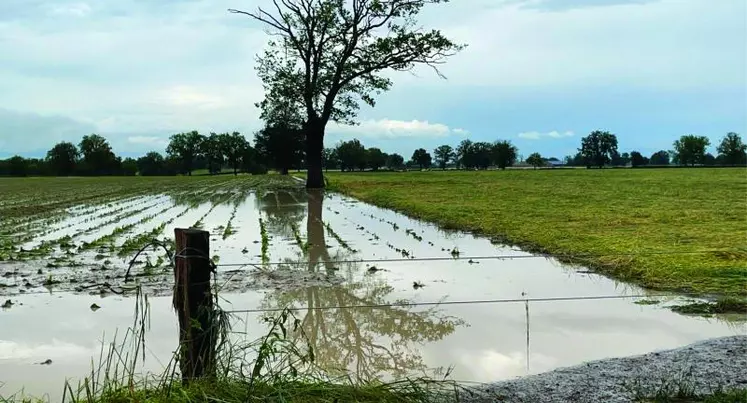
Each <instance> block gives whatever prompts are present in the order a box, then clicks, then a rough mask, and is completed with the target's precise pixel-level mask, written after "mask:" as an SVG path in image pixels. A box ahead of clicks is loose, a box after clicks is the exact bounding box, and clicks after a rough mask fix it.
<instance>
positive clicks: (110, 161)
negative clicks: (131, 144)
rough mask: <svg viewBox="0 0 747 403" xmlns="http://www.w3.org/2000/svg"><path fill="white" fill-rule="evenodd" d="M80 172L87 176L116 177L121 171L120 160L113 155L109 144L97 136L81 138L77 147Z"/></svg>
mask: <svg viewBox="0 0 747 403" xmlns="http://www.w3.org/2000/svg"><path fill="white" fill-rule="evenodd" d="M78 147H79V148H80V154H81V155H82V156H83V159H82V161H81V162H82V171H83V173H85V174H87V175H116V174H118V173H119V171H120V169H121V163H122V161H121V159H120V158H119V157H117V156H116V155H114V152H113V151H112V148H111V146H110V145H109V142H108V141H107V140H106V139H105V138H103V137H101V136H99V135H98V134H91V135H87V136H83V139H82V140H81V141H80V144H79V145H78Z"/></svg>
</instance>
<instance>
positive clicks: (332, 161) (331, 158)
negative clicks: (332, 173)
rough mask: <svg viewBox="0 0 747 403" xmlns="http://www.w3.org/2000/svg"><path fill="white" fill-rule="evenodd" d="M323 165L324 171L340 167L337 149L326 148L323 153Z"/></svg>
mask: <svg viewBox="0 0 747 403" xmlns="http://www.w3.org/2000/svg"><path fill="white" fill-rule="evenodd" d="M322 165H323V166H324V170H325V171H328V170H329V169H330V168H331V169H337V168H339V167H340V158H339V157H338V156H337V149H336V148H325V149H324V151H322Z"/></svg>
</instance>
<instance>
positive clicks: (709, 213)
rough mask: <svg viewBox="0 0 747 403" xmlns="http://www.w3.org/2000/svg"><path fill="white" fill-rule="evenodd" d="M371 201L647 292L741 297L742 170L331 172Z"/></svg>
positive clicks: (746, 266) (745, 190)
mask: <svg viewBox="0 0 747 403" xmlns="http://www.w3.org/2000/svg"><path fill="white" fill-rule="evenodd" d="M329 180H330V182H331V183H332V186H333V188H334V189H337V190H340V191H342V192H344V193H346V194H348V195H351V196H354V197H356V198H358V199H361V200H364V201H366V202H370V203H373V204H375V205H378V206H381V207H385V208H391V209H394V210H397V211H400V212H403V213H405V214H407V215H409V216H412V217H417V218H420V219H423V220H426V221H430V222H434V223H438V224H439V225H441V226H443V227H447V228H455V229H460V230H467V231H474V232H477V233H480V234H484V235H486V236H489V237H492V238H493V239H494V240H495V241H496V242H498V243H508V244H514V245H519V246H521V247H522V248H524V249H526V250H531V251H536V252H546V253H549V254H552V255H554V256H557V257H558V258H559V259H561V260H564V261H566V262H571V263H578V264H583V265H586V266H589V267H592V268H594V269H596V270H597V271H599V272H601V273H604V274H607V275H609V276H612V277H613V278H616V279H620V280H624V281H630V282H634V283H637V284H639V285H642V286H645V287H647V288H651V289H658V290H669V291H673V290H676V291H684V292H691V293H697V294H736V295H747V244H746V243H745V240H747V197H745V195H747V171H746V170H745V169H743V168H734V169H642V170H633V169H619V170H539V171H534V170H507V171H484V172H461V171H447V172H439V171H430V172H407V173H332V174H329Z"/></svg>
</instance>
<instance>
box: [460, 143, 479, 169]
mask: <svg viewBox="0 0 747 403" xmlns="http://www.w3.org/2000/svg"><path fill="white" fill-rule="evenodd" d="M471 151H472V141H471V140H467V139H465V140H462V141H461V142H460V143H459V146H457V149H456V152H455V154H456V163H457V168H466V169H472V168H474V167H475V166H477V164H476V163H475V162H474V161H473V160H472V155H473V154H472V152H471Z"/></svg>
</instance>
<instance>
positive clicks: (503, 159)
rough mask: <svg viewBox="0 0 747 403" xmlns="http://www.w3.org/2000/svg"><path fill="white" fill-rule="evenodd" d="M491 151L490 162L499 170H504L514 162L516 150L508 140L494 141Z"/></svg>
mask: <svg viewBox="0 0 747 403" xmlns="http://www.w3.org/2000/svg"><path fill="white" fill-rule="evenodd" d="M491 151H492V152H491V154H492V161H493V162H494V163H495V165H496V166H498V168H500V169H506V167H510V166H512V165H514V163H515V162H516V155H517V153H518V150H517V149H516V147H514V146H513V145H512V144H511V142H510V141H508V140H500V141H496V142H495V144H493V147H492V150H491Z"/></svg>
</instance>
